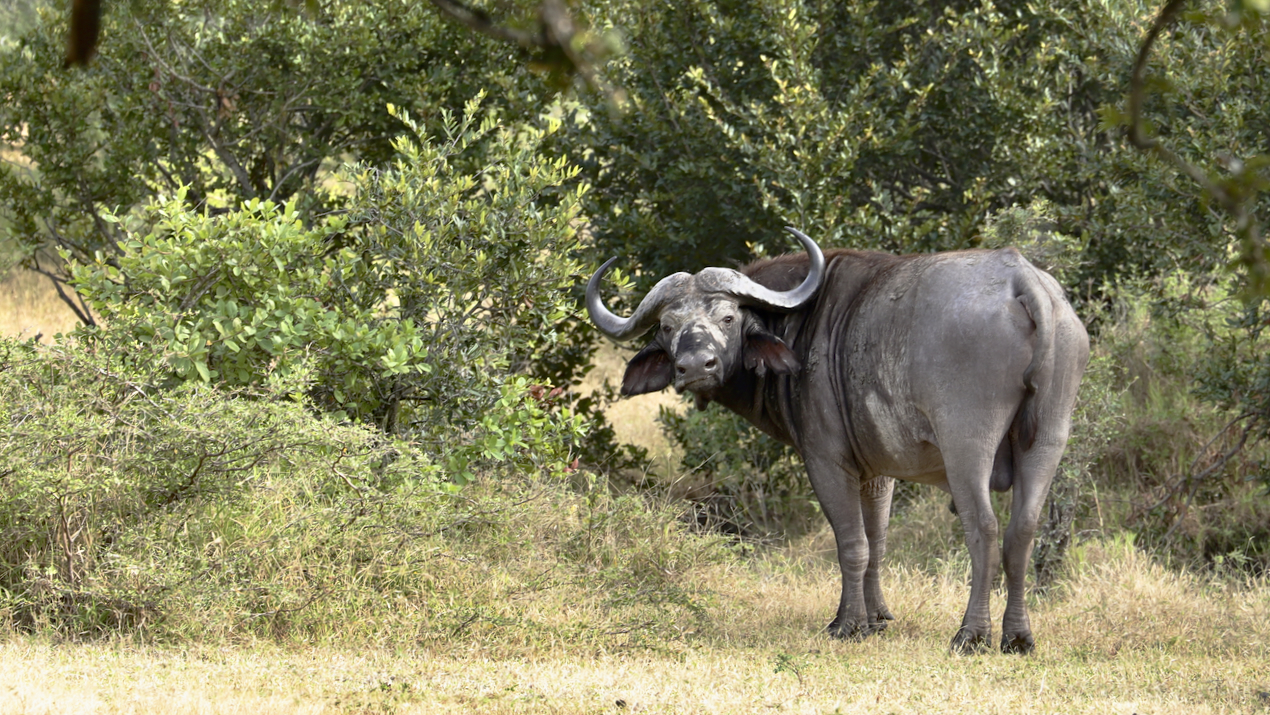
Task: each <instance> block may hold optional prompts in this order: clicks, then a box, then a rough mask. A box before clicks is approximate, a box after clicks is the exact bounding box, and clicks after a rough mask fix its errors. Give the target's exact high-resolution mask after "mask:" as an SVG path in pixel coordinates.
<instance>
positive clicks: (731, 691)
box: [0, 537, 1270, 715]
mask: <svg viewBox="0 0 1270 715" xmlns="http://www.w3.org/2000/svg"><path fill="white" fill-rule="evenodd" d="M823 542H824V539H822V538H819V537H816V538H812V539H810V540H809V542H808V544H806V545H807V546H810V545H813V544H815V543H821V544H823ZM800 552H801V555H795V554H800ZM1078 557H1079V559H1078V561H1077V563H1076V564H1075V565H1074V567H1073V570H1072V573H1071V574H1069V577H1068V579H1067V581H1066V585H1065V586H1064V587H1063V588H1061V589H1060V590H1059V592H1057V593H1055V594H1053V595H1051V596H1050V597H1048V598H1047V599H1041V600H1039V601H1038V602H1036V603H1035V604H1034V606H1033V619H1034V627H1035V629H1036V631H1037V635H1038V638H1039V642H1040V645H1039V648H1038V651H1037V652H1036V653H1035V654H1034V655H1032V656H1030V657H1017V656H1004V655H1000V654H995V653H994V654H986V655H981V656H969V657H962V656H953V655H950V654H949V653H948V652H947V650H946V644H947V641H948V638H950V637H951V635H952V632H953V630H954V629H955V627H956V625H957V621H958V618H959V617H960V612H961V608H962V607H963V606H964V599H965V595H966V587H965V585H964V580H963V576H964V563H956V562H949V564H948V567H947V568H945V569H943V570H942V571H929V570H916V569H913V568H910V567H906V566H903V565H900V566H896V567H893V568H891V569H890V570H889V572H888V573H887V576H886V585H887V592H888V596H889V599H890V605H891V607H892V610H893V611H894V612H895V613H896V615H897V616H898V620H897V621H896V622H895V624H893V626H892V627H891V629H890V630H888V631H887V632H886V633H885V634H883V635H882V636H880V637H876V638H872V639H869V640H867V641H865V642H861V643H843V642H839V641H833V640H830V639H828V638H827V637H825V636H824V635H822V634H821V633H820V629H821V627H822V626H823V625H824V622H825V621H826V620H827V619H828V618H829V616H830V610H831V609H832V606H833V603H834V601H835V599H836V591H837V580H836V572H835V570H834V569H833V568H832V566H831V565H830V564H829V563H828V562H827V561H826V560H825V559H824V558H823V555H822V554H807V552H806V551H805V550H803V549H802V547H800V546H795V547H791V549H790V550H789V551H788V553H786V554H784V555H782V554H773V555H771V556H769V557H768V558H766V559H760V560H757V561H754V562H751V563H750V564H748V565H745V566H741V565H737V564H732V565H730V566H729V565H721V566H717V567H712V568H711V569H709V570H708V571H707V572H705V573H702V574H701V578H702V579H704V580H706V581H707V582H708V583H709V585H710V587H711V588H712V589H713V591H714V594H715V596H714V601H715V603H714V605H713V606H711V607H710V608H709V609H708V612H707V613H706V615H705V616H704V617H703V619H702V620H701V622H700V624H699V625H700V627H699V628H698V629H697V630H695V631H687V632H684V633H682V634H681V635H680V636H678V637H671V638H666V639H663V640H661V641H659V642H653V643H646V644H645V645H644V647H642V648H629V647H622V646H620V645H615V646H613V647H596V646H594V642H592V645H591V646H588V648H587V649H582V650H579V649H578V648H575V647H572V646H571V644H569V643H567V642H559V641H556V642H548V641H543V642H539V643H520V644H518V645H516V646H513V647H508V645H507V644H500V643H498V642H497V633H496V632H494V633H487V634H484V637H482V638H479V639H475V638H466V637H463V638H455V639H454V640H452V641H451V642H449V643H447V644H445V645H443V646H440V647H437V646H434V647H430V648H426V649H419V650H415V651H410V652H391V651H386V650H379V651H377V650H370V651H356V652H355V651H348V650H338V649H331V648H303V647H289V648H283V647H279V646H276V645H270V644H253V645H244V646H240V647H234V648H223V649H218V648H199V647H193V648H190V647H186V648H182V649H176V648H163V647H156V646H144V647H140V646H132V645H127V644H113V645H100V644H99V645H49V644H47V643H45V642H43V641H37V640H32V639H26V638H13V639H11V640H10V641H9V642H8V643H6V644H4V645H3V646H0V672H3V673H4V675H5V677H4V682H5V683H6V685H5V687H4V688H3V689H0V711H2V712H5V713H61V712H80V713H159V712H192V713H237V712H249V713H263V714H269V713H343V712H359V713H360V712H401V713H424V712H426V713H433V712H489V713H525V712H553V713H594V712H603V711H607V712H619V711H629V712H647V713H680V712H705V713H731V712H767V711H779V712H792V713H802V712H808V713H812V712H814V713H825V712H844V713H856V712H858V713H930V712H940V713H943V712H959V713H1011V714H1014V713H1020V712H1027V713H1031V712H1047V713H1048V712H1054V713H1124V715H1129V714H1130V713H1141V714H1142V715H1147V714H1152V715H1162V714H1165V713H1252V712H1270V670H1267V669H1266V667H1265V664H1266V663H1267V662H1270V587H1268V586H1267V584H1265V583H1257V584H1248V585H1245V586H1243V587H1240V588H1234V587H1230V586H1223V585H1221V584H1214V583H1207V582H1204V581H1202V580H1200V579H1197V578H1193V577H1188V576H1185V575H1178V574H1176V573H1173V572H1169V571H1167V570H1165V569H1162V568H1160V567H1159V566H1157V565H1155V564H1153V563H1151V562H1150V560H1149V559H1147V558H1146V557H1144V556H1142V555H1141V554H1140V553H1139V552H1137V551H1136V550H1135V549H1133V548H1132V546H1130V545H1128V544H1127V543H1125V542H1117V541H1114V540H1113V541H1107V542H1099V543H1095V544H1087V545H1085V546H1084V547H1083V548H1082V549H1080V550H1079V551H1078ZM543 598H545V599H547V601H544V603H542V604H541V605H542V607H543V610H544V611H546V610H549V608H550V607H551V606H552V605H553V604H552V603H551V601H555V600H559V599H567V594H553V595H546V596H543ZM557 605H559V604H557ZM1002 607H1003V602H1002V598H1001V594H997V598H996V599H995V601H994V613H995V614H997V616H998V617H999V614H1000V613H1001V609H1002ZM619 701H620V702H621V703H623V705H621V706H619V705H618V703H619Z"/></svg>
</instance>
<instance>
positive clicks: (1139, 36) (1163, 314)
mask: <svg viewBox="0 0 1270 715" xmlns="http://www.w3.org/2000/svg"><path fill="white" fill-rule="evenodd" d="M1264 5H1265V3H1262V2H1255V1H1253V0H1244V1H1243V2H1238V1H1236V2H1234V3H1233V4H1223V3H1219V2H1194V3H1190V4H1184V3H1180V2H1170V3H1168V5H1167V7H1166V13H1165V14H1164V15H1160V14H1159V11H1160V8H1157V7H1155V6H1154V5H1151V4H1144V3H1141V2H1137V1H1136V0H1105V1H1103V2H1097V3H1092V4H1091V3H1076V2H1056V3H1049V4H1045V5H1036V4H1031V3H1022V2H1011V1H1008V0H1003V1H1002V2H998V3H991V2H913V3H890V4H882V3H867V2H848V3H812V2H805V1H801V0H761V1H760V2H745V3H740V2H727V1H724V0H709V1H706V0H702V1H693V2H686V3H662V4H657V3H650V2H646V1H643V0H639V1H636V0H584V1H582V2H578V3H575V4H572V5H569V6H568V7H567V9H565V10H562V8H563V7H564V6H563V5H562V4H561V3H551V2H544V3H542V4H538V3H536V2H531V1H529V0H526V1H525V2H509V3H501V4H489V5H488V7H485V8H484V10H482V11H481V13H479V14H477V15H474V16H472V17H473V18H475V19H474V20H473V21H472V22H469V23H467V24H463V23H459V22H457V21H456V20H455V19H454V17H453V12H450V11H442V9H439V8H440V7H441V6H448V7H450V9H451V11H452V10H453V9H454V7H456V6H454V5H453V3H449V2H438V3H434V4H433V5H429V4H426V3H413V4H412V3H401V2H397V1H396V0H385V1H384V2H377V3H351V2H345V1H344V0H318V1H316V2H306V3H292V4H289V3H275V4H270V3H248V2H240V1H239V0H200V1H199V2H193V3H191V2H168V1H167V0H134V1H133V2H128V3H111V4H107V5H106V6H105V8H104V14H103V17H102V33H101V40H100V44H99V46H98V56H97V57H96V58H95V59H93V60H92V61H91V63H90V64H89V65H88V66H87V67H84V68H71V69H66V68H63V66H62V65H63V55H64V54H65V51H66V44H65V43H66V39H65V37H66V31H67V14H66V11H65V8H63V7H61V6H60V5H53V4H49V3H44V2H40V1H37V0H31V1H29V2H28V1H23V2H10V3H6V4H5V5H4V6H3V8H0V234H2V236H0V268H3V269H5V270H6V271H10V273H9V275H10V277H9V278H8V279H7V280H6V282H5V284H4V290H3V291H0V296H3V297H4V299H5V300H6V305H0V308H3V309H5V310H4V312H5V313H6V320H7V321H8V322H6V323H5V324H6V325H12V326H14V332H16V331H17V330H18V329H22V330H25V331H26V332H25V333H24V334H23V335H22V336H15V337H6V338H2V339H0V425H3V430H2V431H0V484H2V485H3V489H0V616H2V624H3V625H0V628H3V629H4V632H5V642H4V645H3V646H0V663H2V664H3V666H0V669H2V671H3V672H5V673H7V674H8V675H9V676H10V677H8V678H6V681H7V682H9V683H12V684H13V685H12V686H11V687H9V688H8V689H7V690H5V691H4V692H3V693H0V703H3V706H2V707H0V709H3V710H4V711H5V712H64V711H69V710H74V711H84V712H158V711H168V710H171V709H174V707H180V708H182V709H188V710H199V709H201V710H206V711H212V712H222V711H223V712H229V711H235V710H242V711H250V712H275V711H276V712H298V711H303V712H416V711H417V712H437V711H471V710H481V711H490V712H527V711H532V712H538V711H553V712H559V711H564V712H575V711H576V712H594V711H596V710H602V709H630V710H632V711H634V710H640V711H648V712H683V711H688V710H693V711H708V712H724V711H736V710H765V709H769V708H774V709H778V710H787V711H797V712H802V711H807V712H833V711H843V712H863V711H869V712H881V711H885V712H918V711H920V712H929V711H958V712H1019V711H1046V712H1049V711H1054V712H1124V713H1132V712H1140V713H1165V712H1187V713H1191V712H1214V713H1217V712H1257V711H1262V710H1270V677H1267V676H1266V674H1265V672H1264V663H1265V662H1267V661H1270V647H1268V644H1270V625H1268V624H1270V586H1268V585H1267V583H1266V579H1267V571H1268V570H1270V497H1268V496H1267V490H1268V489H1270V447H1268V446H1267V442H1266V437H1267V436H1270V357H1268V356H1270V344H1267V343H1268V341H1270V335H1267V334H1266V333H1265V329H1266V326H1267V325H1270V322H1268V321H1267V318H1266V310H1267V309H1270V305H1268V304H1267V300H1268V298H1267V296H1268V295H1270V290H1267V278H1266V276H1267V271H1266V265H1267V252H1266V246H1265V242H1264V239H1263V238H1262V236H1261V228H1260V220H1261V219H1263V218H1264V217H1265V215H1266V208H1267V198H1266V193H1265V192H1266V189H1267V188H1270V184H1268V183H1267V182H1268V180H1270V176H1268V175H1267V163H1268V162H1267V155H1270V108H1268V107H1267V105H1266V103H1265V101H1264V98H1265V97H1266V96H1267V94H1270V91H1268V90H1270V74H1267V72H1266V67H1268V66H1270V62H1268V61H1267V60H1270V40H1268V39H1267V38H1270V33H1267V32H1266V30H1267V28H1266V22H1267V16H1266V11H1267V8H1266V7H1265V6H1264ZM548 6H550V7H548ZM457 7H460V8H461V7H462V6H457ZM561 12H565V13H566V14H565V15H563V16H561V15H560V14H559V13H561ZM553 13H554V14H553ZM561 17H564V18H565V19H566V20H568V22H569V23H570V24H569V27H568V30H569V31H568V32H567V33H562V32H561V31H559V27H558V26H557V25H552V27H554V28H555V29H553V30H552V31H551V32H550V33H545V34H542V35H541V37H545V38H548V39H551V42H546V41H544V42H538V43H522V44H516V43H514V42H510V43H509V42H508V41H507V39H508V38H509V37H510V38H513V39H515V38H516V37H522V38H523V37H525V36H527V35H531V34H532V31H533V30H535V28H537V27H538V23H541V22H545V20H544V18H549V19H550V18H554V19H553V22H555V21H558V20H560V18H561ZM1160 18H1163V19H1160ZM1165 20H1167V22H1166V21H1165ZM500 33H501V34H500ZM552 38H554V39H552ZM560 38H564V39H565V41H564V42H563V44H561V43H560V42H557V41H558V40H560ZM1148 40H1149V42H1150V44H1147V42H1148ZM553 43H555V44H553ZM786 224H793V225H796V226H799V227H801V228H802V229H804V230H806V231H807V232H808V233H810V234H811V235H812V236H813V237H814V238H816V239H817V240H818V241H819V242H820V243H821V245H823V246H825V247H832V246H849V247H854V248H875V249H884V250H891V251H903V252H917V251H933V250H949V249H959V248H967V247H977V246H987V247H993V246H1001V245H1015V246H1019V247H1020V248H1021V249H1022V250H1023V251H1024V252H1025V253H1026V254H1027V255H1028V256H1029V257H1030V258H1031V259H1032V260H1033V261H1034V262H1035V263H1037V264H1038V265H1041V266H1043V267H1045V268H1046V269H1047V270H1049V271H1050V272H1051V273H1053V274H1054V275H1055V276H1056V277H1057V278H1058V279H1059V280H1060V282H1062V283H1063V284H1064V286H1065V287H1066V288H1067V290H1068V292H1069V295H1070V297H1071V299H1072V302H1073V304H1074V305H1075V306H1076V307H1077V310H1078V311H1079V312H1080V314H1081V316H1082V318H1083V319H1084V320H1085V321H1086V323H1087V325H1088V326H1089V329H1090V333H1091V335H1092V336H1093V339H1094V358H1093V361H1092V363H1091V365H1090V368H1089V370H1088V372H1087V373H1086V377H1085V381H1084V383H1083V386H1082V393H1081V400H1080V403H1079V405H1078V408H1077V415H1076V424H1075V426H1074V429H1073V437H1072V440H1071V442H1070V444H1069V446H1068V452H1067V456H1066V457H1065V459H1064V462H1063V465H1062V466H1061V467H1060V473H1059V476H1058V479H1057V480H1056V483H1055V485H1054V488H1053V491H1052V493H1051V499H1050V506H1049V510H1048V514H1047V517H1046V520H1045V525H1044V533H1043V534H1041V536H1040V538H1039V541H1038V547H1037V549H1036V552H1035V554H1034V560H1035V585H1036V588H1035V590H1034V593H1033V596H1032V598H1033V601H1034V603H1033V604H1032V607H1031V608H1032V612H1033V619H1034V626H1035V627H1036V630H1037V635H1038V643H1039V645H1040V647H1039V650H1038V652H1037V653H1036V654H1034V655H1032V656H1029V657H1027V658H1010V657H1005V656H1001V655H984V656H968V657H952V656H950V655H948V653H947V651H946V639H947V635H948V633H950V632H951V631H952V630H953V629H954V627H955V623H956V619H957V617H958V615H959V613H960V611H961V608H962V606H963V604H964V600H965V595H964V594H965V588H966V585H965V578H966V573H967V571H968V558H967V557H966V555H965V553H964V552H965V549H964V546H963V545H962V539H961V534H960V529H959V527H958V524H957V522H956V518H955V517H954V516H952V515H951V514H949V513H948V510H947V502H946V497H945V496H944V495H942V493H937V492H935V493H932V491H931V490H928V489H926V488H922V487H917V486H912V485H903V486H901V487H900V489H899V491H898V492H897V498H896V501H895V505H894V516H893V521H892V533H891V537H890V539H889V542H888V543H889V545H890V553H891V556H890V559H891V566H890V567H889V569H888V571H887V573H886V575H885V577H884V586H885V588H886V590H887V595H888V600H889V602H890V605H891V608H892V610H893V611H894V612H895V613H896V615H897V617H898V620H897V621H895V622H894V624H892V626H891V627H890V629H888V630H887V631H886V632H885V633H884V634H882V635H880V636H878V637H874V638H871V639H868V640H866V641H864V642H859V643H843V642H838V641H832V640H830V639H828V638H827V637H826V636H824V635H823V633H822V632H821V631H822V629H823V627H824V625H825V623H826V622H827V621H828V618H829V617H830V611H831V609H832V607H833V603H834V598H835V595H836V593H835V591H836V588H837V581H836V579H837V570H836V564H835V563H834V562H833V559H832V549H831V544H832V536H831V534H830V532H828V531H827V529H826V527H825V525H824V523H823V518H822V517H821V516H820V515H819V513H818V511H817V506H816V503H815V500H814V498H813V497H812V495H811V493H810V489H809V488H808V485H807V484H806V480H805V478H804V477H803V475H802V473H801V466H800V465H799V464H798V463H797V460H796V459H795V458H794V457H793V455H792V454H791V453H790V452H789V451H788V450H786V449H785V448H782V447H781V446H779V445H777V444H775V443H774V442H771V441H770V440H768V439H767V438H765V437H762V436H761V435H759V434H758V433H756V432H754V431H752V430H750V429H749V428H748V427H746V426H744V425H743V424H741V423H740V421H739V420H738V419H736V418H735V417H733V416H732V415H730V414H725V413H724V412H723V411H721V410H718V409H717V408H716V409H713V410H708V411H704V412H695V411H690V410H687V409H686V407H684V406H680V405H674V404H673V403H672V404H671V406H665V404H666V402H668V401H666V400H663V401H662V404H663V407H662V409H661V410H660V413H659V414H658V411H657V410H656V408H655V407H654V408H651V409H645V410H643V411H642V412H637V413H636V414H634V415H631V414H630V413H629V412H626V413H622V414H623V416H622V417H621V418H614V419H620V420H622V421H623V424H616V425H615V424H613V423H612V420H610V419H609V418H606V415H608V416H609V417H612V416H613V415H616V414H619V413H618V412H617V411H616V410H613V409H611V407H612V403H613V401H614V399H615V395H614V388H613V387H612V385H611V384H610V383H606V382H605V380H604V378H605V377H609V376H611V371H609V372H604V374H600V375H597V373H596V370H595V368H594V365H595V364H596V363H597V351H600V353H601V357H603V359H604V360H606V361H609V362H611V361H612V348H611V347H602V346H601V345H600V344H599V341H598V340H597V338H596V336H595V334H594V333H593V332H592V331H591V330H590V329H589V328H588V326H587V325H586V323H585V321H584V320H583V319H582V318H581V316H580V313H579V306H578V295H579V286H580V284H581V283H583V282H584V281H585V279H586V277H587V276H588V275H589V274H590V272H591V271H592V270H593V269H594V267H595V266H596V265H598V263H599V262H600V261H601V260H603V259H605V258H607V257H608V256H610V255H618V256H620V257H621V260H620V264H619V265H620V269H621V270H620V272H619V273H617V274H616V278H615V281H616V286H615V287H614V289H613V290H614V292H616V293H617V294H618V297H617V300H616V302H617V303H618V304H619V305H620V304H621V303H622V302H623V301H627V302H629V301H630V300H631V299H632V298H636V297H638V296H639V295H641V294H642V292H643V291H644V290H646V289H647V288H648V287H649V286H650V285H651V284H652V283H653V282H655V281H656V280H657V279H659V278H660V277H661V276H663V275H665V274H666V273H668V272H671V271H677V270H690V271H695V270H698V269H700V268H702V267H704V266H706V265H735V264H737V263H740V262H744V261H746V260H749V259H751V258H756V257H762V256H766V255H772V254H776V253H780V252H783V251H785V250H787V248H788V246H787V245H786V244H785V243H784V242H783V239H782V238H780V236H781V231H780V227H782V226H783V225H786ZM35 278H38V279H39V281H41V282H40V283H39V285H41V286H44V289H45V290H46V291H47V292H46V293H45V295H46V296H48V297H47V298H46V299H44V300H42V301H19V300H18V297H19V287H21V290H22V291H27V292H30V291H31V290H32V287H31V286H32V283H31V281H32V280H33V279H35ZM10 296H12V298H10ZM51 303H56V304H57V305H58V306H60V307H61V309H62V310H63V312H64V313H65V315H66V316H68V317H70V318H72V319H73V322H74V323H75V326H74V327H73V328H66V329H59V328H57V327H55V326H52V325H50V324H48V323H47V322H46V319H45V318H43V317H40V316H43V315H44V312H38V313H37V312H34V311H48V310H50V308H49V306H50V304H51ZM37 305H38V307H37ZM41 331H42V332H43V333H44V334H43V335H42V336H41V339H36V338H34V333H36V332H41ZM59 331H60V334H57V335H54V333H58V332H59ZM602 372H603V371H602ZM583 385H586V388H585V389H584V388H583V387H582V386H583ZM630 422H639V423H640V424H642V425H645V426H646V427H647V426H648V425H653V424H657V425H659V427H660V430H661V433H660V434H659V435H655V438H652V439H649V438H645V439H640V440H637V442H638V443H626V441H624V440H623V439H621V438H619V434H629V429H628V428H629V426H630V425H629V423H630ZM999 506H1000V509H999V511H1000V512H1001V513H1002V515H1003V518H1004V513H1005V511H1006V510H1007V508H1008V499H1004V500H1002V501H1001V502H1000V504H999ZM1001 606H1002V604H1001V601H1000V599H998V598H995V597H994V612H995V613H998V614H999V613H1000V611H1001Z"/></svg>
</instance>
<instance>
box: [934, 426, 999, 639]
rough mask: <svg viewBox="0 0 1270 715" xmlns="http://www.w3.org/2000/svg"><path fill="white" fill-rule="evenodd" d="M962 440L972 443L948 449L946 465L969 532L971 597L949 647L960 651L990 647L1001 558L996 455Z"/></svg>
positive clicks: (949, 483)
mask: <svg viewBox="0 0 1270 715" xmlns="http://www.w3.org/2000/svg"><path fill="white" fill-rule="evenodd" d="M959 444H960V445H970V447H969V448H966V447H963V448H962V449H961V450H946V451H945V453H944V466H945V469H946V470H947V474H948V486H949V489H950V490H951V491H952V495H953V502H954V503H955V504H956V505H957V516H958V517H959V518H960V519H961V525H962V528H963V529H964V530H965V532H966V547H967V548H968V549H969V551H970V566H971V573H970V601H969V603H968V604H967V605H966V614H965V616H963V617H962V619H961V627H960V628H959V629H958V630H957V634H956V635H954V636H953V639H952V643H951V644H950V648H951V649H952V650H953V651H955V652H958V653H974V652H979V651H983V650H986V649H988V648H989V647H990V643H991V639H992V616H991V613H990V612H989V596H990V595H991V592H992V582H993V581H994V580H995V579H996V574H997V567H998V565H999V560H1000V555H999V549H998V546H997V516H996V514H995V513H994V512H993V510H992V499H991V497H990V496H989V494H988V480H989V477H990V475H991V473H992V457H993V455H992V453H991V452H986V453H983V452H984V451H983V450H975V449H973V441H971V440H963V441H960V442H959ZM994 446H995V444H994ZM950 451H951V452H952V453H951V454H950V453H949V452H950Z"/></svg>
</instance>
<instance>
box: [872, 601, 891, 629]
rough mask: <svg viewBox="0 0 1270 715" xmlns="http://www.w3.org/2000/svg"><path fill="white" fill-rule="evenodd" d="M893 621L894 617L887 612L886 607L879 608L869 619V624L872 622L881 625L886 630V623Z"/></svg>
mask: <svg viewBox="0 0 1270 715" xmlns="http://www.w3.org/2000/svg"><path fill="white" fill-rule="evenodd" d="M893 620H895V616H892V615H891V612H890V611H889V610H887V608H886V606H882V607H881V608H879V609H878V612H877V613H876V614H874V616H873V618H871V619H869V621H870V622H871V623H872V622H877V623H881V624H882V627H883V628H886V621H893Z"/></svg>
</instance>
